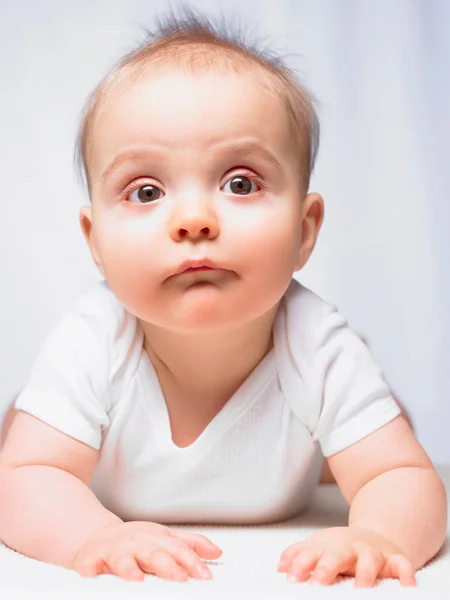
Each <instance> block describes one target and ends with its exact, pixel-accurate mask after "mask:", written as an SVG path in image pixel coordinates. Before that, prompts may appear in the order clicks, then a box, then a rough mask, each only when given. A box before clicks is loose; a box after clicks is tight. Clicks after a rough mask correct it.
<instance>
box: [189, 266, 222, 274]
mask: <svg viewBox="0 0 450 600" xmlns="http://www.w3.org/2000/svg"><path fill="white" fill-rule="evenodd" d="M214 270H215V269H213V268H212V267H191V268H190V269H185V270H184V271H183V272H182V273H195V272H197V271H214Z"/></svg>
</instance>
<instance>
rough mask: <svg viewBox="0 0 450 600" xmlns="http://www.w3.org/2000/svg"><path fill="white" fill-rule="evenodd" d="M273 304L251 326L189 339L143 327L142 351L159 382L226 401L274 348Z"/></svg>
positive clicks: (197, 395) (197, 396) (198, 398)
mask: <svg viewBox="0 0 450 600" xmlns="http://www.w3.org/2000/svg"><path fill="white" fill-rule="evenodd" d="M277 308H278V304H276V305H275V306H274V307H273V308H272V309H271V310H270V311H269V312H267V313H266V314H264V315H262V317H260V318H258V319H257V320H255V321H252V322H250V323H246V324H245V325H244V326H242V325H241V326H240V327H239V328H235V329H230V328H227V329H226V330H224V331H223V332H217V331H215V332H214V334H207V333H205V334H198V333H193V334H190V335H187V334H180V333H179V332H176V331H172V330H167V329H162V328H160V327H156V326H153V325H152V324H149V323H142V322H141V326H142V328H143V330H144V348H145V350H146V351H147V354H148V355H149V358H150V359H151V361H152V363H153V365H154V368H155V370H156V372H157V374H158V377H159V378H160V381H161V380H162V381H170V383H171V385H172V388H174V387H175V388H176V389H178V390H180V391H182V393H183V395H184V396H185V397H189V396H191V397H192V398H195V399H196V402H199V401H201V398H205V402H208V401H209V402H211V398H219V397H223V396H224V395H225V396H227V395H228V394H229V397H231V395H232V394H233V393H234V391H235V390H236V389H238V388H239V387H240V385H241V384H242V383H243V382H244V381H245V379H246V378H247V377H248V376H249V374H250V373H251V372H252V371H253V370H254V369H255V368H256V366H257V365H258V364H259V363H260V362H261V360H262V359H263V358H264V357H265V356H266V355H267V354H268V352H269V351H270V350H271V348H272V347H273V339H272V326H273V322H274V319H275V315H276V311H277Z"/></svg>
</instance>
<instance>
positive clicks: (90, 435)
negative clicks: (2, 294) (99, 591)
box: [0, 10, 447, 587]
mask: <svg viewBox="0 0 450 600" xmlns="http://www.w3.org/2000/svg"><path fill="white" fill-rule="evenodd" d="M318 138H319V124H318V120H317V116H316V113H315V110H314V108H313V100H312V98H311V95H310V94H309V93H308V92H307V90H306V89H305V88H304V87H303V86H302V85H301V84H300V83H299V82H298V81H297V80H296V77H295V76H294V75H293V73H292V72H291V71H290V70H289V69H288V68H287V67H286V66H285V65H284V63H283V62H282V60H281V59H279V58H276V57H275V56H274V55H273V54H271V53H269V52H265V51H258V50H257V49H255V48H253V47H252V48H251V47H249V46H246V45H245V44H244V42H243V41H241V40H240V39H239V38H236V37H232V36H231V35H228V34H226V33H225V32H224V31H221V30H220V28H217V27H214V26H213V25H211V23H210V22H209V21H208V20H207V19H206V18H204V17H202V16H201V15H199V14H198V13H195V12H194V11H192V10H187V11H186V14H185V16H184V17H183V18H177V17H176V16H174V15H173V14H170V15H169V16H168V17H167V19H165V20H162V21H161V22H160V24H159V29H157V31H156V33H154V34H152V35H149V37H148V39H146V41H145V43H144V44H143V45H142V46H140V47H139V48H138V49H137V50H135V51H133V52H131V53H129V54H128V55H127V56H125V57H124V58H123V59H122V60H121V61H120V62H119V63H118V64H117V65H116V66H115V67H114V68H113V70H112V72H111V73H110V74H109V75H108V76H107V77H106V78H105V79H104V80H102V82H101V83H100V84H99V85H98V87H97V88H96V89H95V91H94V93H93V95H92V96H91V97H90V99H89V102H88V103H87V105H86V107H85V111H84V115H83V119H82V123H81V127H80V137H79V140H78V144H79V160H80V162H81V165H82V168H83V169H84V172H85V175H86V182H87V186H88V190H89V196H90V201H91V203H90V205H89V206H85V207H83V208H82V209H81V212H80V222H81V228H82V231H83V234H84V236H85V238H86V240H87V243H88V245H89V248H90V252H91V254H92V258H93V260H94V261H95V264H96V265H97V267H98V269H99V271H100V273H101V274H102V275H103V278H104V279H102V281H101V282H99V283H98V284H96V285H95V286H93V288H92V289H90V290H89V291H87V292H86V293H85V294H84V295H83V296H82V297H81V298H80V299H79V300H78V302H77V303H76V304H75V305H74V306H73V307H72V308H71V310H70V311H69V312H68V313H67V314H66V315H65V316H64V317H63V318H62V319H61V321H60V322H59V323H58V324H57V326H56V327H55V328H54V329H53V330H52V332H51V333H50V335H49V337H48V338H47V340H46V342H45V344H44V345H43V347H42V349H41V351H40V352H39V354H38V357H37V359H36V361H35V364H34V366H33V369H32V372H31V375H30V377H29V380H28V383H27V385H26V387H25V388H24V390H23V391H22V393H21V394H20V395H19V397H18V399H17V401H16V403H15V408H16V409H17V410H18V412H17V415H16V417H15V419H14V421H13V423H12V425H11V428H10V430H9V432H8V436H7V438H6V440H5V443H4V446H3V448H2V450H1V452H0V538H1V539H2V540H3V541H4V543H5V544H7V545H8V546H9V547H11V548H13V549H15V550H17V551H18V552H21V553H23V554H25V555H27V556H30V557H33V558H36V559H38V560H41V561H46V562H49V563H53V564H57V565H62V566H64V567H67V568H70V569H74V570H76V571H78V572H79V573H80V574H81V575H83V576H96V575H98V574H102V573H111V574H115V575H117V576H119V577H123V578H125V579H131V580H142V579H143V578H144V574H146V573H149V574H154V575H156V576H159V577H162V578H165V579H171V580H181V581H184V580H187V579H188V578H189V576H191V577H194V578H209V577H211V572H210V571H209V569H208V568H207V567H206V565H205V564H204V563H203V561H202V560H201V559H210V560H212V559H216V558H218V557H219V556H220V555H221V554H222V551H221V550H220V548H219V547H217V546H216V545H215V544H214V543H213V542H212V541H210V540H209V539H207V538H206V537H205V536H202V535H198V534H194V533H186V532H184V531H175V530H174V529H171V528H170V527H169V526H168V525H164V523H166V524H176V523H191V524H192V523H234V524H244V523H268V522H274V521H279V520H283V519H287V518H289V517H292V516H293V515H295V514H297V513H298V512H299V511H300V510H302V509H303V508H304V507H305V506H306V505H307V503H308V500H309V499H310V497H311V494H312V492H313V490H314V487H315V486H316V484H317V482H318V479H319V475H320V470H321V467H322V456H325V457H326V458H327V462H328V465H329V468H330V470H331V472H332V474H333V476H334V477H335V478H336V481H337V484H338V486H339V488H340V490H341V492H342V494H343V496H344V498H345V499H346V500H347V502H348V503H349V504H350V513H349V523H348V527H333V528H329V529H324V530H321V531H318V532H316V533H314V534H313V535H311V536H310V537H308V538H307V539H306V540H301V541H299V542H298V543H294V544H292V545H291V546H289V547H288V548H287V549H286V550H285V551H284V552H283V553H282V555H281V560H280V563H279V565H278V570H279V571H280V572H286V573H287V575H288V576H289V577H290V578H291V579H292V578H294V579H295V580H296V581H306V580H308V578H309V577H310V574H311V573H312V580H314V581H317V582H319V583H321V584H324V585H327V584H330V583H332V582H333V580H335V579H336V578H337V577H338V575H339V574H347V575H351V576H354V577H355V585H357V586H367V587H371V586H373V585H374V584H375V582H376V579H377V577H379V578H387V577H390V578H398V579H399V580H400V583H401V584H402V585H414V583H415V572H416V570H417V569H420V568H421V567H422V566H423V565H424V564H425V563H426V562H427V561H428V560H429V559H431V558H432V557H433V556H434V555H435V554H436V553H437V552H438V550H439V549H440V547H441V546H442V544H443V541H444V539H445V534H446V519H447V514H446V510H447V508H446V494H445V489H444V486H443V484H442V482H441V480H440V478H439V477H438V475H437V474H436V472H435V470H434V467H433V465H432V463H431V461H430V459H429V457H428V456H427V454H426V453H425V451H424V450H423V448H422V447H421V445H420V444H419V443H418V441H417V440H416V438H415V436H414V435H413V432H412V431H411V428H410V426H409V425H408V423H407V421H406V420H405V419H404V417H403V416H402V414H401V411H400V408H399V406H398V404H397V403H396V402H395V400H394V398H393V397H392V395H391V394H390V391H389V389H388V387H387V385H386V383H385V381H384V379H383V376H382V373H381V371H380V369H379V368H378V366H377V365H376V364H375V362H374V361H373V359H372V357H371V354H370V351H369V350H368V348H367V346H366V345H365V344H364V343H363V342H362V341H361V339H360V338H359V337H358V336H357V335H356V334H355V333H354V332H352V331H351V330H350V329H349V327H348V325H347V322H346V320H345V318H344V317H343V316H342V315H341V314H340V313H339V312H338V311H337V309H336V307H334V306H333V305H331V304H329V303H327V302H326V301H324V300H323V299H321V298H320V297H319V296H317V295H316V294H314V293H313V292H312V291H310V290H309V289H307V288H306V287H304V286H302V285H301V284H300V283H298V282H297V281H296V280H295V279H293V277H292V275H293V273H294V272H296V271H300V270H301V269H302V268H303V267H304V265H305V264H306V262H307V261H308V259H309V257H310V256H311V253H312V251H313V248H314V245H315V243H316V240H317V237H318V234H319V230H320V228H321V225H322V220H323V215H324V203H323V200H322V198H321V196H320V195H319V194H317V193H308V188H309V181H310V175H311V171H312V169H313V166H314V161H315V157H316V152H317V147H318ZM274 568H275V565H274Z"/></svg>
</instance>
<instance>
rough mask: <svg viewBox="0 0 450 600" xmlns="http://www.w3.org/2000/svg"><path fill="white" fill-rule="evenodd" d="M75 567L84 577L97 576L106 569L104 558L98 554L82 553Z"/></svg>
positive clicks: (75, 562)
mask: <svg viewBox="0 0 450 600" xmlns="http://www.w3.org/2000/svg"><path fill="white" fill-rule="evenodd" d="M73 568H74V570H75V571H78V573H79V574H80V575H81V576H82V577H96V576H97V575H101V574H102V573H104V572H105V571H106V569H105V565H104V563H103V560H102V558H101V557H100V556H98V554H82V555H79V556H77V558H76V559H75V561H74V564H73Z"/></svg>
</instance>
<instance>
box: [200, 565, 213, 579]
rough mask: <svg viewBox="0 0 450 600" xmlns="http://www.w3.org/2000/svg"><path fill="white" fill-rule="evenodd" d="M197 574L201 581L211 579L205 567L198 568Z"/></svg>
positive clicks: (209, 572)
mask: <svg viewBox="0 0 450 600" xmlns="http://www.w3.org/2000/svg"><path fill="white" fill-rule="evenodd" d="M197 573H198V575H199V577H201V578H202V579H211V577H212V575H211V571H210V570H209V569H207V568H206V567H199V568H198V569H197Z"/></svg>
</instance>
